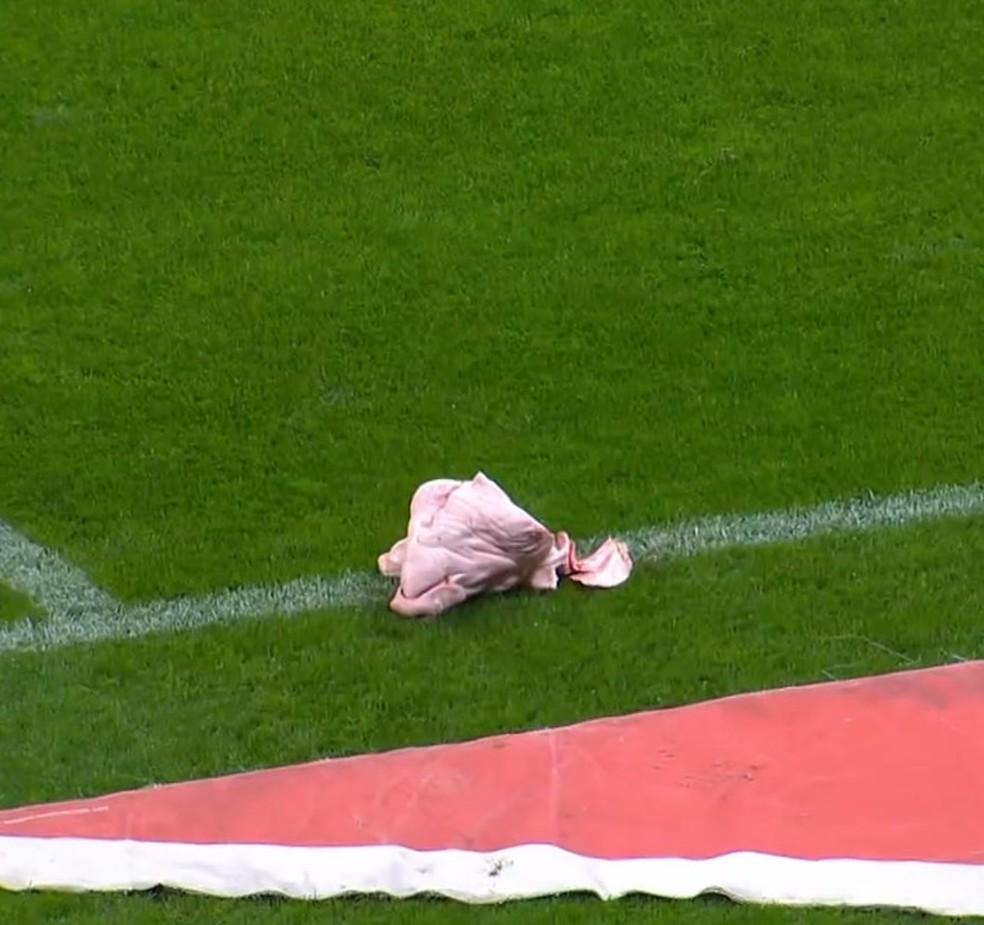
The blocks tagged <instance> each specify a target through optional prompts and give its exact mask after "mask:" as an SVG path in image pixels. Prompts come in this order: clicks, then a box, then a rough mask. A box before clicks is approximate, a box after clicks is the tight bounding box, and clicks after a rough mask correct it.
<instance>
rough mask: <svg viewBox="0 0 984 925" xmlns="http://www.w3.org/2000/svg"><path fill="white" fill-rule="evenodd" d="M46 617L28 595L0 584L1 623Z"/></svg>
mask: <svg viewBox="0 0 984 925" xmlns="http://www.w3.org/2000/svg"><path fill="white" fill-rule="evenodd" d="M43 615H44V611H42V610H41V608H40V607H38V606H37V605H36V604H35V603H34V602H33V601H32V600H31V599H30V598H29V597H27V595H25V594H21V593H20V592H19V591H15V590H14V589H13V588H8V587H7V586H6V585H4V584H0V623H4V622H13V621H15V620H22V619H24V618H25V617H32V618H39V617H42V616H43Z"/></svg>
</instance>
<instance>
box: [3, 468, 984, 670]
mask: <svg viewBox="0 0 984 925" xmlns="http://www.w3.org/2000/svg"><path fill="white" fill-rule="evenodd" d="M981 513H984V485H981V484H972V485H948V486H941V487H938V488H931V489H926V490H922V491H909V492H903V493H901V494H897V495H886V496H881V497H878V496H874V495H870V496H868V497H864V498H857V499H852V500H847V501H831V502H827V503H825V504H820V505H818V506H816V507H812V508H792V509H790V510H785V511H768V512H764V513H758V514H721V515H714V516H711V517H703V518H700V519H698V520H693V521H689V522H684V523H679V524H675V525H669V526H666V527H646V528H643V529H641V530H633V531H628V532H625V533H622V534H620V536H621V537H622V539H624V540H625V541H626V542H627V543H628V544H629V547H630V549H631V550H632V553H633V555H634V556H635V557H636V559H640V560H641V559H651V558H658V559H676V558H682V557H687V556H695V555H699V554H702V553H706V552H713V551H715V550H721V549H727V548H732V547H737V546H764V545H769V544H773V543H787V542H795V541H799V540H805V539H809V538H812V537H817V536H824V535H829V534H834V533H860V532H866V531H870V530H878V529H883V528H891V527H904V526H907V525H909V524H914V523H918V522H920V521H926V520H938V519H944V518H952V517H969V516H973V515H975V514H981ZM0 582H3V583H5V584H7V585H10V586H11V587H13V588H15V589H16V590H19V591H22V592H24V593H25V594H27V595H28V596H29V597H31V598H32V599H33V600H34V601H35V602H36V603H37V604H39V605H40V606H41V607H43V608H44V610H45V611H46V612H47V618H46V619H44V620H33V619H31V618H25V619H22V620H19V621H17V622H14V623H9V624H7V625H6V626H3V625H0V652H15V651H41V650H45V649H55V648H60V647H63V646H70V645H77V644H83V643H90V642H98V641H100V640H106V639H125V638H133V637H137V636H145V635H147V634H149V633H158V632H168V631H172V632H173V631H181V630H191V629H196V628H198V627H202V626H209V625H211V624H213V623H222V622H233V621H237V620H246V619H257V618H260V617H266V616H287V615H292V614H300V613H309V612H311V611H316V610H326V609H331V608H337V607H350V606H360V605H366V604H373V603H377V602H379V603H382V602H383V601H385V599H386V596H387V593H388V591H389V590H390V588H391V585H390V583H389V582H388V581H387V580H386V579H384V578H382V577H380V576H379V575H375V574H371V573H368V572H347V573H345V574H342V575H338V576H334V577H331V576H324V577H321V576H315V577H311V578H299V579H296V580H294V581H288V582H285V583H283V584H276V585H258V586H254V587H246V588H237V589H233V590H229V591H220V592H216V593H214V594H206V595H202V596H197V597H178V598H174V599H172V600H161V601H151V602H149V603H145V604H129V605H127V604H122V603H120V602H118V601H116V600H115V599H114V598H113V597H112V596H111V595H109V594H108V593H107V592H105V591H103V590H102V589H100V588H97V587H96V586H95V585H94V584H93V583H92V582H91V581H90V580H89V579H88V578H87V577H86V575H85V574H84V573H83V572H82V571H81V569H79V568H77V567H75V566H73V565H71V564H70V563H69V562H67V561H66V560H65V559H64V558H62V557H61V556H59V555H58V553H56V552H54V551H53V550H51V549H49V548H47V547H45V546H42V545H40V544H38V543H35V542H33V541H32V540H30V539H28V538H27V537H25V536H24V535H23V534H21V533H19V532H17V531H16V530H15V529H14V528H13V527H11V526H10V525H9V524H6V523H4V522H3V521H0Z"/></svg>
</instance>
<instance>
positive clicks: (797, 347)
mask: <svg viewBox="0 0 984 925" xmlns="http://www.w3.org/2000/svg"><path fill="white" fill-rule="evenodd" d="M982 47H984V8H982V7H981V5H980V4H979V3H976V2H970V0H953V2H947V3H944V4H941V5H931V4H925V3H918V2H915V0H895V2H891V0H890V2H886V3H881V4H875V3H867V2H857V0H850V2H848V0H833V2H831V3H828V4H825V5H824V6H823V9H822V10H821V8H820V7H819V6H818V5H812V4H805V5H804V4H787V3H780V2H777V0H749V2H747V3H744V4H731V3H726V2H723V0H701V2H698V3H695V4H694V3H690V4H684V3H677V2H663V3H652V2H645V3H644V2H639V0H628V2H626V3H623V4H619V5H616V7H613V6H612V5H611V4H602V3H591V2H581V0H569V2H559V3H558V2H556V0H554V2H538V0H528V2H522V3H520V2H515V0H503V2H501V3H497V4H486V3H480V2H477V0H459V2H456V3H450V2H434V3H429V4H424V3H417V2H406V3H403V4H399V5H373V4H366V3H364V2H353V0H337V2H332V3H314V2H312V0H283V2H281V3H271V2H269V0H265V2H260V0H244V2H240V3H238V4H226V3H211V4H200V3H191V2H183V0H127V2H123V0H103V2H101V3H99V4H97V5H95V6H93V5H88V6H87V5H84V4H66V3H55V2H51V0H37V2H35V3H32V4H26V3H10V4H6V5H5V6H4V7H3V8H2V9H0V518H2V519H4V520H7V521H9V522H10V523H12V524H13V525H15V526H16V528H17V529H18V530H21V531H23V532H24V533H26V534H28V535H29V536H31V537H32V538H34V539H35V540H37V541H39V542H43V543H45V544H47V545H49V546H51V547H53V548H55V549H57V550H58V551H59V552H61V553H62V554H63V555H65V556H66V557H68V558H69V559H70V560H71V561H73V562H75V563H77V564H78V565H80V566H82V567H83V568H84V569H85V570H86V572H87V573H88V574H89V575H90V576H91V577H92V578H93V580H94V581H96V582H98V583H99V584H100V585H103V586H105V587H107V588H109V589H110V590H111V591H112V593H113V594H114V595H116V596H117V597H119V598H121V599H123V600H126V601H142V600H147V599H151V598H154V597H159V596H172V595H179V594H192V593H199V592H205V591H211V590H216V589H220V588H225V587H231V586H237V585H243V584H254V583H257V582H273V581H283V580H287V579H291V578H295V577H298V576H304V575H311V574H337V573H339V572H340V571H343V570H345V569H355V570H367V569H370V568H371V567H372V566H373V563H374V559H375V556H376V555H377V554H378V553H379V552H381V551H382V550H383V549H385V548H387V547H388V546H389V544H390V543H391V542H392V541H393V540H394V539H396V538H397V537H398V536H399V535H400V534H401V531H402V530H403V528H404V526H405V520H406V514H405V508H406V503H407V500H408V498H409V495H410V493H411V492H412V490H413V488H414V487H415V486H416V485H417V484H418V483H419V482H420V481H422V480H424V479H426V478H431V477H434V476H438V475H451V476H457V477H468V476H470V475H472V474H474V472H475V471H476V470H477V469H483V470H484V471H486V472H487V473H488V474H489V475H491V476H493V477H495V478H496V479H498V480H499V481H500V482H501V483H502V484H503V485H504V486H505V487H506V488H507V490H509V491H510V492H511V493H513V495H514V496H515V497H516V499H517V501H518V502H519V503H521V504H523V505H524V506H525V507H527V508H529V509H530V510H531V511H533V512H534V513H536V514H537V515H538V516H540V517H542V518H543V519H545V520H546V521H547V522H549V523H550V524H551V525H553V526H555V527H558V528H559V527H563V528H565V529H568V530H569V531H571V532H572V533H574V534H575V535H578V536H590V535H595V534H598V533H603V532H605V531H608V530H615V531H617V530H620V529H625V530H629V529H634V528H639V527H644V526H647V525H650V524H659V523H664V522H672V521H676V520H681V519H689V518H693V517H698V516H701V515H704V514H708V513H715V512H728V511H758V510H765V509H774V508H776V509H781V508H786V507H788V506H791V505H808V504H813V503H816V502H820V501H824V500H827V499H832V498H842V497H848V496H853V495H857V494H859V493H862V492H866V491H875V492H895V491H901V490H905V489H910V488H926V487H932V486H936V485H940V484H946V483H956V484H965V483H970V482H973V481H975V480H976V481H980V480H982V479H984V463H982V460H984V224H982V219H981V216H982V215H984V159H982V158H981V151H982V150H984V121H982V119H981V100H982V91H984V84H982V77H981V73H982V71H981V53H980V49H981V48H982ZM982 560H984V521H982V520H981V519H973V518H970V519H966V520H963V521H959V520H958V521H950V522H946V523H931V524H922V525H919V526H917V527H913V528H911V529H904V530H898V531H888V532H878V533H872V534H867V535H864V536H842V537H835V538H827V539H816V540H812V541H810V542H807V543H802V544H790V545H781V546H776V547H770V548H764V549H755V550H753V549H739V550H734V551H730V552H725V553H718V554H713V555H705V556H699V557H696V558H692V559H686V560H682V561H676V562H672V563H660V562H655V563H646V564H643V565H642V566H641V567H640V568H639V570H638V571H637V573H636V574H635V575H634V576H633V578H632V580H631V582H630V583H629V584H628V585H627V586H626V587H624V588H622V589H619V590H617V591H614V592H610V593H607V594H604V595H592V594H587V593H583V592H581V593H578V591H577V590H575V589H572V588H569V587H565V588H563V589H562V590H561V591H560V592H558V593H557V594H556V595H550V596H543V597H509V598H506V599H499V600H489V601H481V602H479V603H477V604H476V605H474V606H469V607H467V608H464V609H463V610H462V611H461V612H460V613H458V614H455V615H452V616H450V617H449V618H447V619H445V620H443V621H441V622H438V623H435V624H429V625H411V624H407V623H403V622H399V621H398V620H397V619H396V618H395V617H393V616H392V615H391V614H389V613H388V612H387V611H386V609H385V607H383V606H378V607H376V606H374V607H362V608H350V609H345V610H336V611H332V612H325V613H312V614H309V615H304V616H301V617H295V618H290V619H276V618H275V619H270V620H265V621H252V622H250V621H246V622H240V623H236V624H234V625H225V626H215V627H212V628H209V629H206V630H202V631H199V632H190V633H183V634H180V633H179V634H171V635H158V636H151V637H146V638H143V639H139V640H133V641H115V642H106V643H101V644H94V645H91V646H83V647H75V648H67V649H60V650H56V651H53V652H49V653H20V654H2V653H0V806H3V807H7V806H15V805H19V804H22V803H27V802H32V801H41V800H55V799H60V798H66V797H72V796H78V795H89V794H97V793H100V792H104V791H107V790H117V789H123V788H129V787H134V786H142V785H144V784H147V783H151V782H160V781H168V780H178V779H186V778H191V777H197V776H202V775H207V774H218V773H224V772H230V771H236V770H240V769H246V768H255V767H263V766H268V765H273V764H283V763H287V762H291V761H301V760H305V759H310V758H313V757H318V756H322V755H329V754H349V753H355V752H360V751H365V750H369V749H379V748H385V747H391V746H397V745H404V744H423V743H430V742H442V741H448V740H456V739H462V738H466V737H471V736H477V735H481V734H484V733H491V732H496V731H502V730H513V729H528V728H535V727H539V726H543V725H549V724H556V723H565V722H572V721H576V720H579V719H584V718H587V717H591V716H600V715H604V714H609V713H620V712H628V711H632V710H637V709H642V708H647V707H652V706H658V705H670V704H676V703H682V702H688V701H692V700H695V699H699V698H704V697H710V696H714V695H718V694H725V693H729V692H733V691H738V690H748V689H755V688H759V687H763V686H770V685H780V684H787V683H794V682H805V681H811V680H820V679H823V678H825V677H831V676H836V677H846V676H854V675H862V674H866V673H870V672H874V671H882V670H888V669H892V668H898V667H902V666H908V665H929V664H934V663H938V662H942V661H948V660H952V659H954V658H957V657H960V658H971V657H981V656H984V628H982V625H984V624H982V613H984V587H982V583H981V578H980V576H981V561H982ZM29 613H33V614H34V617H33V618H35V619H41V617H40V616H39V615H38V614H37V613H36V608H33V606H32V605H31V604H30V602H29V601H26V600H25V599H23V597H22V596H20V595H18V594H16V593H14V592H12V591H11V590H10V589H7V588H3V587H0V621H8V620H13V619H16V618H20V617H23V616H25V615H26V614H29ZM466 918H467V919H468V920H469V921H471V920H482V921H488V922H490V923H504V925H519V923H533V922H546V921H557V920H564V921H571V922H580V921H584V922H587V921H592V922H594V921H609V922H625V923H637V922H644V921H646V922H648V921H653V920H658V921H660V922H680V923H683V922H687V923H690V922H693V923H700V925H716V923H726V922H729V923H730V922H746V921H749V922H751V921H772V922H801V921H802V922H805V923H811V925H812V923H817V925H819V923H821V922H837V923H847V922H856V921H857V922H861V921H863V922H866V923H874V922H877V923H883V922H884V923H889V922H896V921H899V920H901V919H902V918H904V916H902V915H900V914H898V913H886V912H874V913H868V912H838V911H816V910H805V911H804V910H788V909H769V910H762V909H754V908H745V907H739V906H735V905H733V904H730V903H727V902H724V901H719V900H711V899H709V900H703V901H699V902H689V903H683V902H661V901H655V900H643V899H633V900H628V901H619V902H617V903H612V904H602V903H600V902H598V901H596V900H593V899H584V898H568V899H558V900H549V901H537V902H530V903H523V904H516V905H510V906H506V907H501V908H491V909H489V908H483V909H470V908H466V907H463V906H458V905H454V904H451V903H447V902H438V901H423V900H421V901H408V902H402V903H394V902H387V901H382V900H375V899H365V900H346V901H333V902H326V903H317V904H303V903H296V902H277V901H265V900H257V901H239V902H232V901H218V900H209V899H203V898H198V897H189V896H181V895H173V894H152V895H135V896H63V895H13V894H3V895H0V921H3V922H4V923H6V922H12V923H13V922H17V923H20V922H23V923H40V922H51V921H57V922H64V923H71V925H82V923H88V922H97V921H98V922H100V923H104V922H110V923H113V922H119V923H123V922H126V923H127V925H130V923H134V925H150V923H181V925H184V923H191V922H199V921H221V922H230V923H232V922H236V923H238V922H251V923H252V922H257V923H263V925H267V923H287V922H290V923H295V922H298V923H299V922H315V921H319V922H321V921H329V920H331V921H337V922H353V923H370V922H381V921H393V920H397V919H399V920H400V921H411V922H428V923H430V922H433V923H435V925H450V923H452V922H456V921H462V920H465V919H466Z"/></svg>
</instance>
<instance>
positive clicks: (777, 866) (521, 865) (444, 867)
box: [0, 837, 984, 915]
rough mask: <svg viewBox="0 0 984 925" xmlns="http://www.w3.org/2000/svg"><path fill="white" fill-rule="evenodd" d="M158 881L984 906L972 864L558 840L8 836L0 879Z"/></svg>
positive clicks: (402, 891)
mask: <svg viewBox="0 0 984 925" xmlns="http://www.w3.org/2000/svg"><path fill="white" fill-rule="evenodd" d="M158 885H161V886H165V887H171V888H174V889H180V890H185V891H190V892H195V893H206V894H211V895H214V896H228V897H233V896H250V895H255V894H279V895H282V896H289V897H293V898H296V899H308V900H316V899H326V898H328V897H331V896H344V895H349V894H380V893H382V894H387V895H390V896H395V897H407V896H415V895H419V894H437V895H440V896H445V897H448V898H450V899H456V900H459V901H462V902H466V903H494V902H505V901H507V900H516V899H532V898H534V897H538V896H554V895H557V894H560V893H570V892H589V893H595V894H596V895H598V896H600V897H601V898H603V899H616V898H618V897H621V896H626V895H628V894H631V893H646V894H649V895H653V896H661V897H666V898H673V899H690V898H693V897H695V896H699V895H700V894H702V893H721V894H724V895H726V896H729V897H731V898H732V899H735V900H738V901H741V902H754V903H782V904H784V905H825V906H868V907H870V906H890V907H895V908H905V909H918V910H921V911H923V912H931V913H936V914H937V915H980V914H982V913H984V865H976V864H952V863H929V862H925V861H889V860H886V861H869V860H854V859H840V858H834V859H829V860H817V861H814V860H804V859H801V858H788V857H779V856H777V855H772V854H760V853H756V852H746V851H742V852H736V853H733V854H724V855H721V856H719V857H715V858H709V859H707V860H689V859H685V858H635V859H630V860H603V859H601V858H592V857H586V856H584V855H579V854H573V853H571V852H569V851H565V850H563V849H561V848H557V847H555V846H553V845H518V846H516V847H512V848H505V849H503V850H501V851H496V852H494V853H488V854H486V853H482V852H473V851H459V850H445V851H413V850H411V849H409V848H401V847H399V846H396V845H372V846H364V847H338V848H330V847H324V848H322V847H294V846H282V845H256V844H209V845H198V844H182V843H165V842H142V841H136V840H126V841H116V840H109V839H85V838H28V837H0V888H4V889H7V890H30V889H34V890H68V891H88V890H103V891H108V890H146V889H151V888H153V887H156V886H158Z"/></svg>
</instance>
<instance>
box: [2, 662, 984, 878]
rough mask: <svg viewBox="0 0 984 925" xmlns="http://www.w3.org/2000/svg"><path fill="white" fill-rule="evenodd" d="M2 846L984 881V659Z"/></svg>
mask: <svg viewBox="0 0 984 925" xmlns="http://www.w3.org/2000/svg"><path fill="white" fill-rule="evenodd" d="M66 810H69V811H72V810H79V812H67V813H66V812H65V811H66ZM49 813H58V815H48V814H49ZM31 817H34V818H31ZM0 835H32V836H77V837H89V838H133V839H146V840H154V841H171V842H174V841H181V842H197V843H220V842H260V843H277V844H289V845H367V844H397V845H404V846H407V847H411V848H418V849H441V848H463V849H471V850H479V851H490V850H496V849H501V848H505V847H509V846H514V845H519V844H529V843H550V844H554V845H558V846H560V847H562V848H566V849H568V850H570V851H574V852H577V853H579V854H585V855H590V856H595V857H605V858H628V857H664V856H670V857H689V858H706V857H712V856H715V855H719V854H723V853H727V852H731V851H738V850H752V851H761V852H767V853H771V854H780V855H787V856H793V857H800V858H825V857H851V858H862V859H914V860H926V861H951V862H965V863H971V864H982V863H984V662H968V663H964V664H960V665H952V666H948V667H943V668H935V669H928V670H924V671H916V672H906V673H902V674H895V675H887V676H883V677H876V678H867V679H864V680H860V681H852V682H837V683H831V684H822V685H816V686H812V687H803V688H787V689H783V690H778V691H766V692H763V693H757V694H749V695H742V696H738V697H732V698H728V699H725V700H718V701H712V702H709V703H702V704H696V705H693V706H687V707H680V708H676V709H671V710H662V711H657V712H650V713H642V714H636V715H633V716H627V717H621V718H617V719H605V720H597V721H593V722H587V723H582V724H579V725H576V726H571V727H567V728H564V729H558V730H552V731H545V732H533V733H524V734H518V735H505V736H499V737H496V738H491V739H483V740H479V741H476V742H469V743H464V744H460V745H442V746H435V747H431V748H420V749H404V750H401V751H396V752H389V753H386V754H380V755H365V756H360V757H357V758H348V759H335V760H325V761H320V762H315V763H312V764H305V765H298V766H295V767H288V768H279V769H275V770H270V771H258V772H254V773H250V774H241V775H236V776H233V777H225V778H216V779H212V780H205V781H195V782H190V783H184V784H176V785H170V786H166V787H159V788H155V789H146V790H138V791H131V792H127V793H122V794H116V795H113V796H111V797H105V798H101V799H95V800H83V801H74V802H71V803H59V804H49V805H46V806H41V807H29V808H25V809H20V810H5V811H2V812H0Z"/></svg>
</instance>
